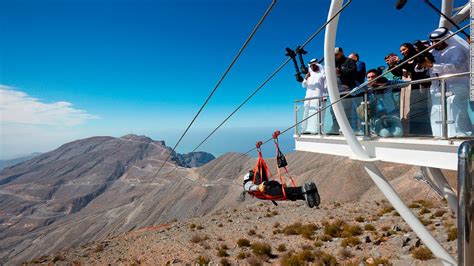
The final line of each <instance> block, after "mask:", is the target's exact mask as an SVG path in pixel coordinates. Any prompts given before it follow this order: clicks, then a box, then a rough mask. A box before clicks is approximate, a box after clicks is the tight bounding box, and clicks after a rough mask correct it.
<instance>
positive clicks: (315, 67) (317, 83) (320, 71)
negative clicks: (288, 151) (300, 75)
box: [301, 59, 327, 134]
mask: <svg viewBox="0 0 474 266" xmlns="http://www.w3.org/2000/svg"><path fill="white" fill-rule="evenodd" d="M301 85H302V87H303V88H305V89H306V95H305V99H308V98H314V97H323V96H325V95H327V86H326V74H325V73H324V68H323V66H322V65H320V64H318V61H317V60H316V59H311V61H309V72H308V74H306V77H305V79H304V80H303V82H302V83H301ZM322 103H323V100H322V99H319V98H316V99H311V100H306V101H305V102H304V114H303V119H306V118H308V117H309V116H311V115H313V116H312V117H310V118H308V120H306V121H304V122H303V123H302V126H301V127H302V130H301V132H302V133H303V134H321V131H320V127H319V125H320V123H321V120H322V119H320V118H324V112H321V113H320V114H316V112H318V111H321V110H320V109H321V107H322Z"/></svg>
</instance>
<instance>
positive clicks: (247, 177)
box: [244, 173, 250, 182]
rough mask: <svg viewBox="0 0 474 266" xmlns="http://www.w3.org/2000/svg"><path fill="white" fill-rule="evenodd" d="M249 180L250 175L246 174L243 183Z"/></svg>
mask: <svg viewBox="0 0 474 266" xmlns="http://www.w3.org/2000/svg"><path fill="white" fill-rule="evenodd" d="M249 180H250V173H246V174H245V176H244V182H247V181H249Z"/></svg>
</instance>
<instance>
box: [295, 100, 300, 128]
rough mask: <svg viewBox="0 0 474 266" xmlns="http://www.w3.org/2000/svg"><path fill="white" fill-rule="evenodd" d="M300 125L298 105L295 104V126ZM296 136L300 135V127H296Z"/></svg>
mask: <svg viewBox="0 0 474 266" xmlns="http://www.w3.org/2000/svg"><path fill="white" fill-rule="evenodd" d="M296 124H298V103H297V102H296V103H295V125H296ZM295 135H299V133H298V126H296V127H295Z"/></svg>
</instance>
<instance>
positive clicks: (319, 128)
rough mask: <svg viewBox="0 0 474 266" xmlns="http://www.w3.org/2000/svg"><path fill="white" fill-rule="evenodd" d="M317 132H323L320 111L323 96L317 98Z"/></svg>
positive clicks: (320, 133)
mask: <svg viewBox="0 0 474 266" xmlns="http://www.w3.org/2000/svg"><path fill="white" fill-rule="evenodd" d="M317 101H318V133H319V135H322V134H323V119H324V117H323V114H322V113H321V109H322V103H323V101H324V98H319V99H318V100H317Z"/></svg>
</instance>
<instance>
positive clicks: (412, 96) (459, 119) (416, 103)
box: [295, 72, 474, 139]
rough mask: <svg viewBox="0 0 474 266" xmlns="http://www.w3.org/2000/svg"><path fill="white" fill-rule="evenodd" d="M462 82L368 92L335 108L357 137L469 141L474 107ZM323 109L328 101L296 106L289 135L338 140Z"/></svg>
mask: <svg viewBox="0 0 474 266" xmlns="http://www.w3.org/2000/svg"><path fill="white" fill-rule="evenodd" d="M468 81H469V72H466V73H458V74H450V75H445V76H440V77H434V78H427V79H422V80H416V81H407V82H405V83H403V84H396V85H388V86H381V87H377V88H370V87H368V90H366V91H365V92H363V93H361V94H359V95H356V96H352V95H350V96H346V97H345V98H344V99H342V100H341V103H342V106H343V108H344V111H345V113H346V115H347V118H348V120H349V123H350V125H351V127H352V129H353V131H354V132H355V133H356V135H359V136H366V137H382V138H385V137H435V138H442V139H448V138H465V137H468V138H470V137H472V136H474V134H473V130H472V129H473V128H474V125H473V122H474V112H473V109H474V103H473V102H470V101H469V83H468ZM346 94H347V93H341V94H340V95H341V97H343V96H345V95H346ZM329 106H330V100H329V98H328V96H322V97H312V98H306V99H302V100H296V101H295V120H296V121H295V122H296V123H299V122H301V123H300V124H299V125H298V126H297V127H295V134H297V135H305V134H310V135H340V134H341V133H340V131H339V125H338V124H337V121H336V118H335V116H334V113H333V111H332V108H331V107H329ZM305 119H306V120H305ZM303 120H305V121H303Z"/></svg>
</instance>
